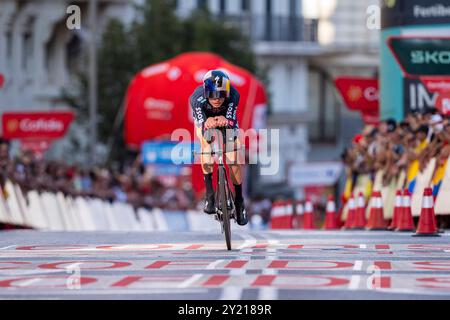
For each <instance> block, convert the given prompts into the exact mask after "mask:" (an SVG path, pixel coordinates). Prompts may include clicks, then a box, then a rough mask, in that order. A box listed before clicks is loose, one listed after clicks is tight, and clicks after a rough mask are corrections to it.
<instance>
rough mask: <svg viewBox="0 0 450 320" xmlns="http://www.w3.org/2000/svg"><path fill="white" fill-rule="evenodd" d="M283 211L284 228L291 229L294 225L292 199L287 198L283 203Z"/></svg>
mask: <svg viewBox="0 0 450 320" xmlns="http://www.w3.org/2000/svg"><path fill="white" fill-rule="evenodd" d="M284 212H285V214H286V215H285V220H284V229H292V228H293V225H294V204H293V203H292V200H287V201H286V202H285V203H284Z"/></svg>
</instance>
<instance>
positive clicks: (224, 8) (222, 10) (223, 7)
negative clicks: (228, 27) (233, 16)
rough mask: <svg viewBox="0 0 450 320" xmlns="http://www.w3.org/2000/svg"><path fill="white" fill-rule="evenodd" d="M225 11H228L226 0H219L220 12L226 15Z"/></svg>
mask: <svg viewBox="0 0 450 320" xmlns="http://www.w3.org/2000/svg"><path fill="white" fill-rule="evenodd" d="M225 11H226V3H225V0H220V2H219V12H220V14H221V15H225Z"/></svg>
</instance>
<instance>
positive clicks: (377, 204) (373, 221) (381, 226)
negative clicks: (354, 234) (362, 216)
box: [366, 191, 386, 230]
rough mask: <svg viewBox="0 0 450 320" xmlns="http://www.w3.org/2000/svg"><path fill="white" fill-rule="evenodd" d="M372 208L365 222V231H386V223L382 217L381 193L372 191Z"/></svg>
mask: <svg viewBox="0 0 450 320" xmlns="http://www.w3.org/2000/svg"><path fill="white" fill-rule="evenodd" d="M371 201H372V207H371V209H370V216H369V221H368V222H367V226H366V229H367V230H386V223H385V221H384V215H383V200H382V198H381V192H379V191H374V192H373V194H372V199H371Z"/></svg>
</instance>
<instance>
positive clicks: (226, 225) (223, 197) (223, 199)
mask: <svg viewBox="0 0 450 320" xmlns="http://www.w3.org/2000/svg"><path fill="white" fill-rule="evenodd" d="M225 184H226V180H225V168H223V167H219V198H220V209H221V210H222V223H223V229H224V233H225V241H226V243H227V248H228V250H231V228H230V224H231V223H230V211H229V210H228V205H227V193H226V185H225Z"/></svg>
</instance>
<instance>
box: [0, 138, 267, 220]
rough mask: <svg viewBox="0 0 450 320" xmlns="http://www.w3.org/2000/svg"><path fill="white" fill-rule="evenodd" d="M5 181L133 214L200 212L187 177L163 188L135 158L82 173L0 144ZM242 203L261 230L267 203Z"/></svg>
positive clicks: (0, 177) (2, 182) (0, 176)
mask: <svg viewBox="0 0 450 320" xmlns="http://www.w3.org/2000/svg"><path fill="white" fill-rule="evenodd" d="M8 179H9V180H10V181H13V182H14V183H17V184H18V185H19V186H20V187H21V188H22V190H23V191H24V193H26V192H28V191H30V190H36V191H40V192H42V191H50V192H62V193H64V194H65V195H66V196H73V197H75V196H83V197H93V198H99V199H102V200H105V201H110V202H113V201H120V202H127V203H129V204H131V205H132V206H133V207H134V208H140V207H144V208H148V209H152V208H161V209H164V210H172V211H184V210H195V209H200V210H201V208H202V207H203V206H202V201H203V198H202V197H201V195H200V196H199V195H196V194H195V193H194V191H193V189H192V183H191V178H190V176H189V175H186V176H181V177H178V179H177V181H176V183H169V184H167V183H164V181H161V180H160V179H159V178H158V177H157V176H156V175H154V173H153V171H152V170H147V169H146V168H145V167H144V166H143V165H142V164H141V161H140V158H139V157H138V158H137V159H136V160H135V161H133V162H131V163H129V164H125V165H123V166H122V168H121V169H119V170H114V169H112V168H106V167H94V168H82V167H78V166H73V165H68V164H66V163H65V162H63V161H47V160H44V159H42V158H41V157H37V156H35V154H34V153H33V152H22V153H21V154H19V155H17V156H15V157H11V155H10V143H9V142H8V141H5V140H2V139H1V138H0V187H3V186H4V185H5V182H6V181H7V180H8ZM0 191H1V190H0ZM247 203H248V211H249V215H251V216H252V215H254V214H257V215H259V216H260V217H261V218H262V219H261V223H262V224H264V225H267V223H268V222H269V220H270V209H271V205H272V203H271V201H270V200H269V199H267V198H264V197H256V198H255V199H252V200H250V199H248V201H247Z"/></svg>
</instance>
